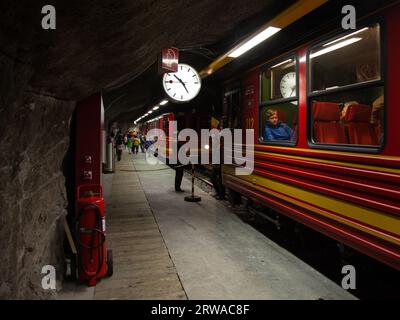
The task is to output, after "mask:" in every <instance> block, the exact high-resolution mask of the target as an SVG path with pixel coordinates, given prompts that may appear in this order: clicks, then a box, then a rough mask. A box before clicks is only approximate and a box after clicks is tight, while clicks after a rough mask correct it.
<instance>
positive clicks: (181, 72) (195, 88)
mask: <svg viewBox="0 0 400 320" xmlns="http://www.w3.org/2000/svg"><path fill="white" fill-rule="evenodd" d="M162 81H163V88H164V91H165V93H166V94H167V95H168V97H169V98H170V99H171V100H173V101H174V102H187V101H190V100H192V99H193V98H194V97H196V96H197V94H198V93H199V92H200V88H201V78H200V76H199V74H198V73H197V71H196V70H195V69H194V68H193V67H191V66H189V65H187V64H184V63H180V64H178V71H177V72H172V73H165V74H164V76H163V80H162Z"/></svg>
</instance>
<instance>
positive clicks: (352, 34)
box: [323, 27, 369, 47]
mask: <svg viewBox="0 0 400 320" xmlns="http://www.w3.org/2000/svg"><path fill="white" fill-rule="evenodd" d="M368 29H369V28H368V27H365V28H363V29H360V30H358V31H356V32H353V33H350V34H348V35H347V36H344V37H341V38H339V39H336V40H333V41H331V42H328V43H325V44H324V45H323V47H327V46H330V45H331V44H334V43H336V42H338V41H341V40H344V39H347V38H350V37H352V36H354V35H356V34H358V33H360V32H364V31H365V30H368Z"/></svg>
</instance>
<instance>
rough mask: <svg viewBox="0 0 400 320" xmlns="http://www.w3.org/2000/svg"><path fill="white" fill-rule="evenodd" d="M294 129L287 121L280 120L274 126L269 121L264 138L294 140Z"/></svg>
mask: <svg viewBox="0 0 400 320" xmlns="http://www.w3.org/2000/svg"><path fill="white" fill-rule="evenodd" d="M292 139H293V130H292V128H290V127H289V126H288V125H287V124H286V123H283V122H278V124H277V125H276V126H273V125H272V124H270V123H269V122H268V123H267V125H266V126H265V130H264V140H265V141H276V140H279V141H281V140H288V141H292Z"/></svg>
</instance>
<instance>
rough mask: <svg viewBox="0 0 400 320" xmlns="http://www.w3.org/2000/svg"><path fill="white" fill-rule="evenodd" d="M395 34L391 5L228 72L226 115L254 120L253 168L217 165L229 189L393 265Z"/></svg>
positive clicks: (398, 170)
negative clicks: (242, 170) (244, 171)
mask: <svg viewBox="0 0 400 320" xmlns="http://www.w3.org/2000/svg"><path fill="white" fill-rule="evenodd" d="M399 33H400V5H395V6H392V7H390V8H389V9H385V10H382V11H381V12H378V13H375V14H374V15H373V16H372V15H371V16H369V17H368V19H363V20H360V21H359V22H358V24H357V30H351V31H347V32H343V30H339V31H335V32H332V33H330V34H326V35H325V36H322V37H320V38H318V39H315V41H312V42H309V43H306V44H304V45H302V46H300V47H296V48H293V50H291V51H288V52H286V53H284V54H283V55H281V56H279V57H276V59H272V60H270V61H267V62H266V63H265V64H263V65H259V66H256V67H254V68H253V69H251V70H249V71H248V72H246V73H245V74H241V75H239V76H237V77H236V78H235V79H230V80H229V81H227V82H226V83H225V85H224V115H225V121H224V124H225V127H232V128H242V129H246V128H250V129H254V132H255V135H254V153H255V155H254V172H253V173H252V174H251V175H248V176H236V175H235V174H234V165H223V167H222V176H223V183H224V185H225V186H226V187H227V188H229V189H230V190H232V191H233V192H237V193H240V194H241V195H242V196H244V197H246V198H248V199H250V200H251V201H253V202H256V203H258V204H261V205H262V206H264V207H268V208H271V209H273V210H275V211H276V212H279V213H281V214H283V215H285V216H288V217H290V218H292V219H294V220H296V221H298V222H300V223H302V224H305V225H307V226H309V227H311V228H313V229H315V230H317V231H319V232H321V233H323V234H325V235H327V236H329V237H331V238H333V239H336V240H337V241H339V242H341V243H344V244H346V245H348V246H350V247H353V248H355V249H356V250H359V251H361V252H363V253H365V254H367V255H369V256H372V257H374V258H376V259H378V260H380V261H382V262H384V263H386V264H388V265H390V266H392V267H394V268H397V269H400V139H399V120H400V108H399V103H398V101H399V91H398V88H397V85H398V84H399V78H398V75H399V74H400V63H399V57H400V42H399V41H398V35H399ZM277 119H278V120H277Z"/></svg>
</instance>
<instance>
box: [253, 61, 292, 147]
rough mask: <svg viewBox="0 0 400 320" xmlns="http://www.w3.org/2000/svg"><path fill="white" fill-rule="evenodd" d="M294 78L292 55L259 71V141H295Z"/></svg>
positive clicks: (274, 142)
mask: <svg viewBox="0 0 400 320" xmlns="http://www.w3.org/2000/svg"><path fill="white" fill-rule="evenodd" d="M297 81H298V80H297V60H296V58H295V57H292V58H289V59H283V61H282V60H281V61H278V62H276V63H273V64H272V66H270V67H269V68H267V69H266V70H265V71H263V72H262V73H261V90H260V91H261V105H260V115H259V119H260V129H261V130H260V131H259V132H260V138H259V139H260V141H261V142H264V143H271V144H276V143H278V144H294V142H295V141H296V140H297V121H298V98H297V96H298V90H297Z"/></svg>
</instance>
